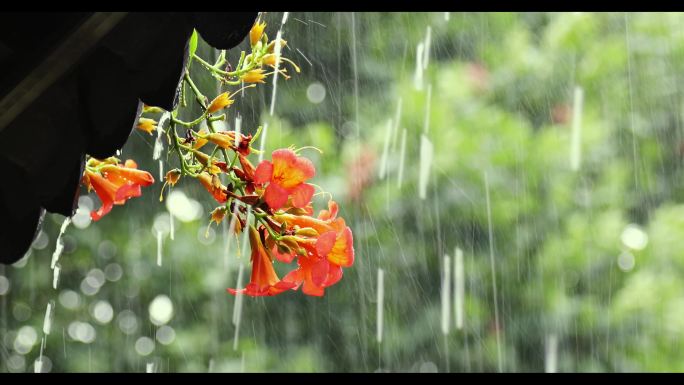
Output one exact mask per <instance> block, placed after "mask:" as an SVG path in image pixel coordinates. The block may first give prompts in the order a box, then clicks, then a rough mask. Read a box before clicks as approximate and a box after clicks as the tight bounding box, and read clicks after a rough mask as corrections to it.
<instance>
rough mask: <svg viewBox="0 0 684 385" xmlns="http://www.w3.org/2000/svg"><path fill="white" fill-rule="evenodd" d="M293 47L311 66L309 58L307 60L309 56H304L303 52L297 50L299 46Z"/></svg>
mask: <svg viewBox="0 0 684 385" xmlns="http://www.w3.org/2000/svg"><path fill="white" fill-rule="evenodd" d="M295 49H296V50H297V52H298V53H299V54H300V55H302V57H303V58H304V60H306V62H307V63H309V65H310V66H312V67H313V63H312V62H311V60H309V58H307V57H306V56H304V54H303V53H302V51H300V50H299V48H295Z"/></svg>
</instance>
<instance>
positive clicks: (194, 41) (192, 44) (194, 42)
mask: <svg viewBox="0 0 684 385" xmlns="http://www.w3.org/2000/svg"><path fill="white" fill-rule="evenodd" d="M188 48H189V53H188V57H190V58H192V55H194V54H195V51H197V30H196V29H193V30H192V36H190V42H189V44H188Z"/></svg>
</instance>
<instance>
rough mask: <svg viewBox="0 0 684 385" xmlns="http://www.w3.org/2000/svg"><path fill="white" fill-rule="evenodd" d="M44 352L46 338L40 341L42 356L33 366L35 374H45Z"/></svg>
mask: <svg viewBox="0 0 684 385" xmlns="http://www.w3.org/2000/svg"><path fill="white" fill-rule="evenodd" d="M43 351H45V336H43V337H41V339H40V355H39V356H38V359H37V360H36V362H35V363H34V364H33V372H34V373H42V372H43Z"/></svg>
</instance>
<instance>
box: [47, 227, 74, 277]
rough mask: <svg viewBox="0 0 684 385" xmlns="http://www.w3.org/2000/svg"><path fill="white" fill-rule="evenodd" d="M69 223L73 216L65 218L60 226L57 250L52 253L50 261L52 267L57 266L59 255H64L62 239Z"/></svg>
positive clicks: (56, 243) (56, 244)
mask: <svg viewBox="0 0 684 385" xmlns="http://www.w3.org/2000/svg"><path fill="white" fill-rule="evenodd" d="M69 224H71V217H66V218H64V222H62V226H61V227H60V228H59V235H57V241H56V242H55V251H54V253H52V261H51V262H50V268H51V269H54V268H55V265H56V264H57V261H59V257H60V256H61V255H62V251H63V250H64V241H62V236H63V235H64V232H66V229H67V227H69Z"/></svg>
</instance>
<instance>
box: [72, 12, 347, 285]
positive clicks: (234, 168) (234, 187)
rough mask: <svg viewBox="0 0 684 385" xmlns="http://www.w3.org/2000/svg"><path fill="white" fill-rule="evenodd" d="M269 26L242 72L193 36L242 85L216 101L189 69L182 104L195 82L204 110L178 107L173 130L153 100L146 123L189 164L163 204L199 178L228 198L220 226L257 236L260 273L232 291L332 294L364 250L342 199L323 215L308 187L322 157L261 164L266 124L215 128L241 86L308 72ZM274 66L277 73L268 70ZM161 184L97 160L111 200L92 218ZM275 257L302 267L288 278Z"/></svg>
mask: <svg viewBox="0 0 684 385" xmlns="http://www.w3.org/2000/svg"><path fill="white" fill-rule="evenodd" d="M265 28H266V23H265V22H262V21H261V20H258V21H257V22H256V23H255V24H254V26H253V27H252V29H251V31H250V33H249V39H250V46H251V53H249V54H246V53H245V52H242V55H241V56H240V60H239V62H238V63H237V66H236V67H235V69H233V67H232V66H231V65H230V63H227V61H226V59H225V51H222V52H221V54H220V55H219V58H218V61H217V62H216V63H215V64H210V63H208V62H206V61H205V60H203V59H202V58H200V57H199V56H197V55H196V54H195V52H194V51H195V49H194V48H192V46H193V43H192V41H193V40H192V39H196V36H193V38H191V43H190V45H189V46H190V53H189V57H190V58H191V60H194V61H197V62H198V63H200V64H201V65H202V66H203V67H204V68H205V69H207V70H208V71H209V73H210V74H211V75H212V76H213V77H215V78H216V79H218V80H219V81H220V82H221V83H222V84H223V85H228V86H231V85H233V86H238V85H241V86H242V88H240V89H237V90H234V91H226V92H223V93H220V94H219V95H218V96H216V97H214V98H213V99H209V98H207V97H206V96H205V95H203V94H202V92H201V91H200V90H199V88H198V87H197V86H196V85H195V82H194V81H193V80H192V78H191V77H190V73H189V71H186V72H185V75H184V78H183V87H182V90H183V91H182V92H181V97H182V103H181V105H185V98H186V92H185V89H186V86H187V87H189V88H190V91H191V92H192V94H193V95H194V99H195V101H196V102H197V103H198V104H199V106H200V107H201V110H202V113H201V115H200V116H198V117H197V118H195V119H193V120H190V121H185V120H181V119H180V118H179V117H178V115H179V111H178V109H176V110H174V111H171V112H170V122H169V126H168V127H167V128H165V127H162V126H161V123H158V121H157V120H155V119H152V118H151V117H150V115H151V114H158V113H160V112H162V111H161V109H159V108H157V107H152V106H147V105H145V106H143V109H142V115H146V117H143V116H141V117H140V118H139V119H138V122H137V124H136V127H137V128H138V129H139V130H141V131H144V132H146V133H148V134H152V133H153V132H154V131H156V130H162V131H163V132H164V133H165V134H166V137H167V139H168V142H169V152H170V154H172V155H175V156H176V157H177V159H178V163H179V167H178V168H173V169H171V170H170V171H168V172H167V174H166V177H165V183H164V186H163V187H162V195H161V196H160V200H161V199H163V192H164V188H165V187H166V186H167V185H168V186H169V188H171V187H173V186H175V185H176V184H177V183H178V182H179V181H180V180H182V179H183V180H185V179H190V180H192V179H195V180H197V181H198V182H199V184H200V185H201V186H203V187H204V189H206V191H207V192H208V193H209V195H211V197H212V198H213V199H214V200H215V201H216V202H217V203H218V204H219V205H218V206H217V207H216V208H215V209H214V210H213V211H212V212H211V216H210V218H209V220H210V223H211V222H215V223H216V224H219V223H221V222H222V221H224V220H227V221H230V226H228V228H229V231H230V232H231V233H234V234H235V235H238V234H240V233H242V232H243V231H247V232H248V237H249V241H250V247H251V262H252V272H251V279H250V282H249V283H248V284H247V286H246V287H245V288H241V289H228V292H230V293H231V294H238V293H240V294H245V295H249V296H271V295H276V294H280V293H282V292H284V291H286V290H297V289H298V288H299V287H301V288H302V291H303V292H304V293H305V294H307V295H312V296H322V295H323V294H324V291H325V288H326V287H329V286H331V285H334V284H335V283H337V282H338V281H339V280H340V279H341V278H342V269H343V268H346V267H350V266H352V264H353V263H354V247H353V239H352V232H351V229H350V228H349V227H348V226H347V225H346V223H345V221H344V219H343V218H341V217H338V211H339V209H338V205H337V203H336V202H335V201H333V200H332V198H331V199H330V200H329V202H328V208H327V210H321V211H320V212H319V213H318V215H314V210H313V206H312V198H313V196H314V195H315V192H316V188H315V187H314V185H312V184H310V183H308V181H309V180H310V179H311V178H313V177H314V176H315V174H316V170H315V167H314V165H313V163H312V162H311V161H310V160H309V159H307V158H305V157H303V156H301V155H300V154H299V152H300V151H301V149H299V150H297V149H294V148H283V149H278V150H275V151H273V153H272V155H271V159H270V160H263V161H261V162H260V163H259V164H258V165H257V166H256V167H255V166H254V165H253V164H252V163H251V161H250V160H249V156H250V155H251V154H253V153H258V152H259V151H257V150H255V149H254V148H253V147H252V144H253V143H254V141H255V140H256V139H257V138H258V137H259V136H260V134H261V127H258V128H257V130H256V133H255V134H254V136H253V135H251V134H243V133H240V132H238V131H218V130H216V128H215V127H214V123H215V122H216V121H219V120H225V119H226V113H225V112H223V111H225V110H227V109H228V108H230V107H231V105H232V104H233V103H234V101H235V99H234V98H235V96H236V94H237V93H238V92H240V91H242V90H244V89H245V88H252V87H255V86H256V84H257V83H264V82H265V81H266V79H267V78H268V76H271V75H274V74H276V73H278V74H280V75H281V76H283V77H284V78H286V79H288V78H289V76H288V75H287V71H286V69H284V68H281V66H280V64H281V63H289V64H290V65H291V66H292V67H293V68H294V69H295V71H296V72H299V71H300V69H299V67H298V66H297V65H296V64H295V63H293V62H292V61H291V60H289V59H287V58H285V57H283V56H281V54H280V52H281V48H282V47H284V46H285V45H286V44H287V42H286V41H285V40H282V39H278V40H277V41H269V39H268V37H267V35H266V33H265ZM194 45H195V46H196V43H194ZM224 67H225V70H224ZM267 68H271V69H273V70H272V71H271V72H267ZM244 84H247V86H244ZM222 112H223V113H222ZM159 122H161V119H160V120H159ZM201 123H206V128H204V129H197V127H198V126H199V125H200V124H201ZM179 128H180V129H181V130H183V132H182V135H179V134H178V129H179ZM153 182H154V180H153V178H152V176H151V175H150V174H149V173H147V172H145V171H141V170H138V169H137V166H136V164H135V162H133V161H132V160H127V161H126V162H125V163H124V164H119V161H118V159H116V158H108V159H105V160H102V161H101V160H97V159H94V158H90V159H89V160H88V162H87V166H86V172H85V174H84V177H83V183H84V185H86V186H87V187H88V189H89V190H90V189H94V190H95V192H96V193H97V194H98V196H99V197H100V199H101V200H102V207H101V208H100V209H98V210H97V211H93V213H92V214H91V215H92V217H93V219H94V220H98V219H100V218H101V217H102V216H103V215H105V214H107V213H108V212H109V211H110V210H111V209H112V206H113V205H121V204H123V203H125V201H126V200H127V199H129V198H132V197H137V196H140V193H141V190H140V187H141V186H148V185H150V184H152V183H153ZM274 262H280V263H283V264H293V265H295V266H294V268H293V270H291V271H290V272H289V273H287V274H286V275H284V276H283V278H282V279H281V278H279V277H278V274H277V273H276V271H275V268H274Z"/></svg>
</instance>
